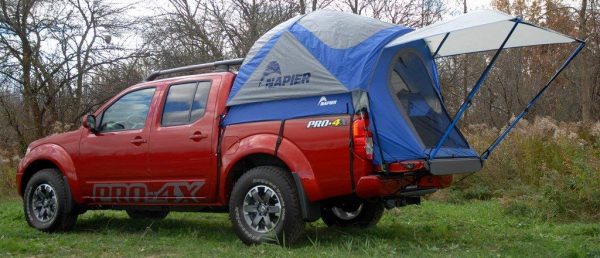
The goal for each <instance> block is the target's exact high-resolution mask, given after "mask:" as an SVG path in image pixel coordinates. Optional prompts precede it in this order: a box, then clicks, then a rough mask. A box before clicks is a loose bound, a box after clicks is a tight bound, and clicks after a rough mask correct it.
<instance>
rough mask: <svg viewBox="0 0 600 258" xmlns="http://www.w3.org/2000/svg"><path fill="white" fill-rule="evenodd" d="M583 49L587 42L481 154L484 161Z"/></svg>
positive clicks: (576, 50) (580, 43) (582, 44)
mask: <svg viewBox="0 0 600 258" xmlns="http://www.w3.org/2000/svg"><path fill="white" fill-rule="evenodd" d="M583 47H585V42H583V41H580V42H579V46H578V47H577V49H575V51H573V53H571V55H570V56H569V58H567V60H566V61H565V62H564V63H563V64H562V65H561V66H560V67H559V68H558V69H557V70H556V71H555V72H554V75H552V77H551V78H550V80H549V81H548V83H546V85H544V87H543V88H542V89H541V90H540V91H539V92H538V93H537V94H536V95H535V97H533V98H532V99H531V100H530V101H529V103H527V107H525V109H524V110H523V111H522V112H521V113H520V114H519V115H517V117H516V118H515V119H514V120H513V121H512V122H511V123H510V124H509V125H508V127H507V128H506V129H505V130H504V131H503V132H502V134H500V136H498V138H496V140H494V142H493V143H492V144H491V145H490V147H488V148H487V150H485V151H484V152H483V153H481V159H482V160H486V159H487V158H488V157H489V156H490V154H491V153H492V151H493V150H494V149H495V148H496V147H497V146H498V144H500V142H502V141H503V140H504V138H506V136H507V135H508V133H509V132H510V131H511V130H512V129H513V128H514V127H515V126H516V125H517V123H518V122H519V121H521V119H522V118H523V117H524V116H525V115H526V114H527V112H529V110H530V109H531V107H533V105H534V104H535V103H536V102H537V101H538V99H539V98H540V97H541V96H542V95H543V94H544V92H545V91H546V90H547V89H548V88H549V87H550V84H552V82H554V80H555V79H556V77H558V75H559V74H560V73H561V72H562V71H563V70H564V69H565V68H566V67H567V66H568V65H569V63H571V61H572V60H573V59H575V57H576V56H577V54H579V52H581V50H582V49H583Z"/></svg>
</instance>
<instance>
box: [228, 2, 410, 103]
mask: <svg viewBox="0 0 600 258" xmlns="http://www.w3.org/2000/svg"><path fill="white" fill-rule="evenodd" d="M408 31H410V29H409V28H406V27H402V26H399V25H395V24H391V23H386V22H382V21H379V20H376V19H373V18H369V17H364V16H360V15H356V14H349V13H343V12H338V11H330V10H318V11H315V12H312V13H309V14H306V15H301V16H296V17H294V18H292V19H290V20H288V21H286V22H283V23H281V24H279V25H277V26H276V27H274V28H273V29H271V30H269V31H268V32H267V33H266V34H265V35H263V36H262V37H260V38H259V39H258V40H257V41H256V43H255V44H254V45H253V46H252V48H251V49H250V50H249V53H248V54H247V56H246V58H245V59H244V62H243V64H242V66H241V68H240V72H239V73H238V76H237V78H236V81H235V83H234V87H233V89H232V92H231V94H230V98H229V100H228V102H227V105H228V106H234V105H242V104H248V103H259V102H264V101H274V100H282V99H289V98H301V97H311V96H319V95H327V94H337V93H345V92H350V91H353V90H356V89H358V88H365V87H366V86H367V82H368V80H369V79H370V78H369V75H370V74H371V69H372V68H374V65H375V61H376V59H377V57H378V54H379V52H380V51H381V49H382V48H383V46H384V45H385V43H387V42H389V41H391V39H393V38H394V36H398V35H401V34H403V33H406V32H408ZM304 74H306V76H308V77H310V78H304V79H303V78H302V75H304ZM298 75H300V76H298ZM279 77H281V78H280V80H281V81H280V82H278V81H277V80H278V78H279ZM298 78H299V79H298ZM269 79H273V80H275V81H274V83H270V82H271V81H270V80H269Z"/></svg>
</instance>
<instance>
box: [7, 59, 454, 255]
mask: <svg viewBox="0 0 600 258" xmlns="http://www.w3.org/2000/svg"><path fill="white" fill-rule="evenodd" d="M235 76H236V75H235V74H234V73H231V72H228V71H225V72H216V73H208V74H200V75H191V76H183V77H175V78H168V79H162V80H156V81H148V82H144V83H141V84H138V85H135V86H132V87H129V88H128V89H126V90H124V91H123V92H121V93H119V94H118V95H116V96H115V97H114V98H112V99H111V100H109V101H108V102H107V103H106V104H104V105H103V106H102V107H100V108H99V109H98V110H97V111H96V112H95V113H94V114H93V115H89V116H87V117H86V118H85V119H84V121H83V126H82V127H80V128H79V129H77V130H75V131H71V132H67V133H63V134H57V135H52V136H49V137H47V138H44V139H41V140H37V141H35V142H33V143H31V144H30V146H29V148H28V151H27V154H26V155H25V157H24V159H23V160H22V162H21V164H20V166H19V168H18V173H17V181H18V185H19V192H20V194H22V196H23V197H24V207H25V214H26V218H27V222H28V223H29V224H30V225H31V226H33V227H35V228H37V229H40V230H42V231H49V232H50V231H56V230H69V229H71V228H72V227H73V226H74V224H75V221H76V218H77V216H78V214H81V213H83V212H85V211H86V210H89V209H124V210H126V211H127V213H128V214H129V216H130V217H131V218H158V219H160V218H164V217H166V216H167V214H168V213H169V211H215V210H223V211H227V210H228V211H229V212H230V217H231V221H232V223H233V225H234V228H235V230H236V232H237V234H238V235H239V236H240V238H241V239H242V241H244V242H245V243H259V242H261V241H266V240H269V239H270V240H272V239H274V237H275V239H277V238H279V239H281V238H282V237H285V239H286V241H288V242H293V241H295V240H297V239H298V238H299V237H300V236H302V233H303V229H304V222H305V221H315V220H317V219H319V218H322V219H323V221H324V222H325V223H326V224H327V225H329V226H332V225H337V226H358V227H366V226H371V225H375V224H376V223H377V222H378V221H379V219H380V218H381V216H382V214H383V211H384V207H387V208H392V207H396V206H402V205H405V204H411V203H418V202H419V196H421V195H423V194H426V193H430V192H433V191H435V189H439V188H444V187H447V186H448V185H449V184H450V182H451V180H452V177H451V176H433V175H430V174H428V173H427V172H426V170H425V168H424V162H423V161H410V162H403V163H396V164H392V165H390V166H389V167H390V169H389V172H386V173H385V174H382V173H380V172H379V171H378V170H379V168H378V167H375V166H373V164H372V162H371V159H372V157H371V153H370V150H369V148H370V147H371V146H370V143H369V142H370V133H369V131H368V126H367V123H368V120H367V119H366V118H367V115H368V114H367V113H366V112H365V111H360V112H357V113H356V114H355V115H354V117H350V115H333V116H318V117H307V118H299V119H291V120H287V121H285V130H282V129H283V126H282V122H281V121H265V122H256V123H244V124H238V125H230V126H227V128H226V130H224V129H223V128H222V127H220V122H221V118H222V115H223V114H225V113H226V112H227V107H226V100H227V97H228V95H229V94H228V93H229V91H230V90H231V87H232V83H233V81H234V78H235ZM350 121H352V122H350Z"/></svg>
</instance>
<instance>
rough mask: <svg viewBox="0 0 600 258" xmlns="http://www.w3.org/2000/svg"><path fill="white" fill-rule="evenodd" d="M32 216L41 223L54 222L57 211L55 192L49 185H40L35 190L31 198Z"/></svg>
mask: <svg viewBox="0 0 600 258" xmlns="http://www.w3.org/2000/svg"><path fill="white" fill-rule="evenodd" d="M31 208H32V210H33V215H34V216H35V218H36V219H37V220H39V221H40V222H42V223H46V222H48V221H51V220H54V218H55V217H56V212H57V210H58V198H57V197H56V191H55V190H54V188H52V186H50V185H49V184H41V185H39V186H38V187H36V188H35V190H34V191H33V193H32V196H31Z"/></svg>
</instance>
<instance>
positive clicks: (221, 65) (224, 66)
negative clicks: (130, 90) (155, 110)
mask: <svg viewBox="0 0 600 258" xmlns="http://www.w3.org/2000/svg"><path fill="white" fill-rule="evenodd" d="M243 61H244V58H235V59H229V60H221V61H216V62H211V63H204V64H195V65H188V66H182V67H176V68H171V69H167V70H158V71H154V72H152V73H151V74H150V75H148V77H146V79H145V80H144V81H147V82H149V81H153V80H155V79H156V78H158V76H161V75H165V74H172V73H180V72H188V71H193V70H198V69H202V68H211V67H214V68H215V69H216V70H224V71H229V67H230V66H232V65H241V64H242V62H243Z"/></svg>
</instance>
